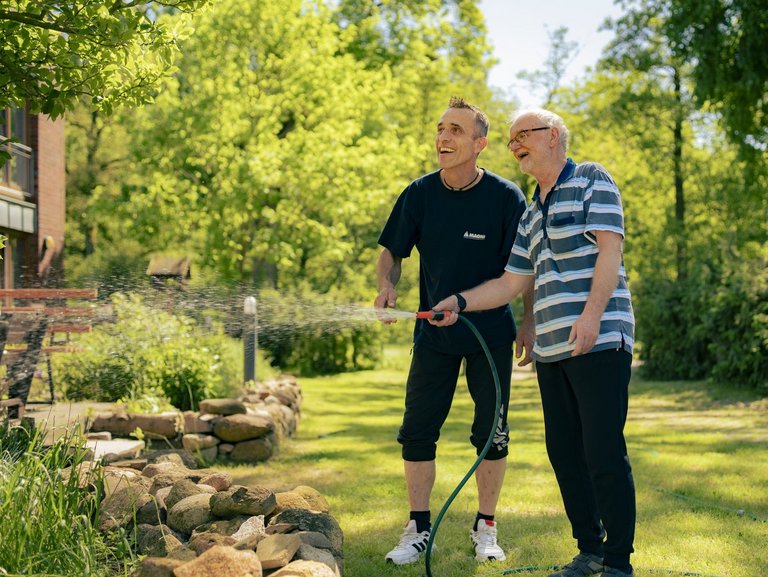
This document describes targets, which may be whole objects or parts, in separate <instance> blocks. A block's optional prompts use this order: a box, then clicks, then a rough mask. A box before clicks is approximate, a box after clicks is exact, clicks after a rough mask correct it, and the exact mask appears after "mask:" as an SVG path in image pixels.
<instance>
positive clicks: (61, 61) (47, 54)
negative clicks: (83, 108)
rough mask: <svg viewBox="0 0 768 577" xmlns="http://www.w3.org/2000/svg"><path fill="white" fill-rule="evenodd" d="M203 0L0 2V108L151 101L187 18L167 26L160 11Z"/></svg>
mask: <svg viewBox="0 0 768 577" xmlns="http://www.w3.org/2000/svg"><path fill="white" fill-rule="evenodd" d="M207 1H208V0H164V1H159V2H155V1H149V2H142V1H138V0H136V1H131V2H126V1H122V0H118V1H117V2H115V1H114V0H68V1H66V2H60V1H57V0H10V1H8V2H4V3H3V4H2V5H0V36H1V37H2V39H3V40H2V43H0V108H4V107H7V106H16V107H23V106H24V105H25V102H28V103H29V105H30V107H31V109H32V111H33V112H43V113H45V114H49V115H51V116H52V117H58V116H61V115H62V114H63V113H64V111H65V110H68V109H71V108H72V107H73V106H74V103H75V101H76V100H77V99H78V98H81V97H84V98H86V99H88V100H89V101H90V104H91V105H92V106H93V107H94V108H96V109H99V110H101V111H104V112H106V113H110V112H111V111H112V110H113V109H114V108H115V107H116V106H118V105H119V104H128V105H136V104H140V103H144V102H148V101H149V100H151V98H152V96H153V94H154V88H155V85H156V84H157V82H158V81H159V79H160V78H162V77H163V76H164V75H166V74H167V73H168V72H170V71H172V69H173V68H172V66H173V60H174V56H175V53H176V49H177V43H178V42H179V40H181V39H182V38H184V37H185V36H186V35H187V34H189V32H190V26H189V18H187V17H183V16H182V17H179V18H177V19H176V20H175V21H174V22H173V24H172V25H169V24H168V23H166V22H162V21H158V19H157V15H158V13H159V12H162V11H167V10H173V11H177V12H181V13H184V14H186V13H188V12H192V11H194V10H197V9H199V8H201V7H202V6H203V5H205V4H206V3H207Z"/></svg>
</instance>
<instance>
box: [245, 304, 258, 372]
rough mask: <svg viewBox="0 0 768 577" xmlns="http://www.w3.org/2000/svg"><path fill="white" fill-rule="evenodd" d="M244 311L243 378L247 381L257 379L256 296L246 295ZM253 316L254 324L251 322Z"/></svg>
mask: <svg viewBox="0 0 768 577" xmlns="http://www.w3.org/2000/svg"><path fill="white" fill-rule="evenodd" d="M243 312H244V313H245V316H244V317H243V347H244V349H243V363H244V364H243V380H244V381H245V382H246V383H247V382H249V381H255V380H256V347H257V346H258V334H257V333H258V317H257V314H256V297H245V300H244V301H243ZM251 316H252V317H253V325H251V323H250V317H251ZM251 327H252V328H251Z"/></svg>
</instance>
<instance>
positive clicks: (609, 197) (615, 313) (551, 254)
mask: <svg viewBox="0 0 768 577" xmlns="http://www.w3.org/2000/svg"><path fill="white" fill-rule="evenodd" d="M597 230H609V231H613V232H616V233H618V234H620V235H621V236H622V237H623V236H624V213H623V211H622V208H621V195H620V194H619V189H618V187H617V186H616V183H615V182H614V181H613V179H612V178H611V176H610V175H609V174H608V171H607V170H605V168H603V167H602V166H601V165H599V164H597V163H595V162H585V163H582V164H579V165H577V164H576V163H575V162H574V161H573V160H571V159H570V158H569V159H568V161H567V163H566V165H565V167H564V168H563V170H562V172H561V173H560V176H559V178H558V179H557V183H556V184H555V186H554V187H553V188H552V190H551V191H550V193H549V194H548V195H547V197H546V199H545V201H544V202H543V203H542V202H541V200H540V191H539V189H538V187H537V189H536V194H535V195H534V197H533V200H532V202H531V203H530V204H529V205H528V208H527V209H526V211H525V213H523V216H522V217H521V219H520V225H519V227H518V230H517V237H516V238H515V244H514V245H513V247H512V252H511V253H510V256H509V261H508V262H507V266H506V268H505V270H507V271H509V272H511V273H515V274H521V275H535V292H534V305H533V312H534V319H535V321H536V344H535V346H534V349H533V357H534V359H536V360H537V361H541V362H555V361H560V360H563V359H566V358H568V357H570V356H571V353H572V352H573V349H574V347H575V343H568V336H569V335H570V332H571V327H572V326H573V323H574V322H575V321H576V319H577V318H578V317H579V315H581V313H582V311H583V310H584V305H585V304H586V302H587V297H588V296H589V291H590V288H591V286H592V277H593V275H594V272H595V263H596V261H597V253H598V249H597V241H596V237H595V234H594V231H597ZM634 326H635V320H634V314H633V312H632V301H631V296H630V293H629V288H628V287H627V277H626V271H625V270H624V260H623V258H622V262H621V267H620V269H619V280H618V283H617V286H616V289H615V290H614V291H613V295H612V296H611V298H610V300H609V301H608V305H607V306H606V307H605V312H604V313H603V316H602V318H601V320H600V334H599V335H598V338H597V342H596V343H595V346H594V347H593V348H592V350H591V351H590V352H597V351H602V350H606V349H618V348H624V349H625V350H626V351H628V352H630V353H631V352H632V347H633V345H634Z"/></svg>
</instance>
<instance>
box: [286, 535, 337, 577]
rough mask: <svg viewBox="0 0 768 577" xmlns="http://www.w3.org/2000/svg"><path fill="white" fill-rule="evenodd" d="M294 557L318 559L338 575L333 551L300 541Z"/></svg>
mask: <svg viewBox="0 0 768 577" xmlns="http://www.w3.org/2000/svg"><path fill="white" fill-rule="evenodd" d="M296 559H297V560H298V559H304V560H305V561H319V562H320V563H325V564H326V565H328V567H329V568H330V569H331V570H332V571H333V573H334V574H335V575H337V576H338V575H339V573H340V572H339V567H338V565H337V564H336V558H335V557H334V556H333V553H331V552H330V551H326V550H323V549H318V548H316V547H312V545H307V544H306V543H302V544H301V546H300V547H299V550H298V551H297V553H296Z"/></svg>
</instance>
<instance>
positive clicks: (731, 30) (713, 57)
mask: <svg viewBox="0 0 768 577" xmlns="http://www.w3.org/2000/svg"><path fill="white" fill-rule="evenodd" d="M652 4H655V5H656V6H657V7H658V8H657V9H658V10H660V11H661V10H663V11H664V14H665V18H664V28H665V35H666V36H667V37H668V38H670V40H671V41H672V46H674V49H675V51H676V52H677V53H679V54H680V55H681V56H682V57H683V58H685V59H686V60H687V61H688V62H691V63H693V65H694V68H693V80H694V86H695V90H694V95H695V96H696V98H697V100H698V102H699V104H700V106H703V105H705V104H706V103H712V104H713V105H714V107H715V108H716V110H717V111H718V112H719V113H720V114H722V116H723V119H724V124H725V127H726V132H727V134H728V135H729V136H730V138H731V140H732V141H734V142H735V143H737V144H739V145H740V147H741V148H742V151H750V152H758V154H759V152H763V153H764V152H765V150H766V149H768V98H767V97H766V94H768V54H767V53H766V50H765V39H766V35H768V14H766V9H765V8H766V7H765V3H764V2H760V1H758V0H731V1H727V2H726V1H724V0H666V1H665V2H659V1H657V2H653V3H652ZM757 160H759V158H757V157H755V156H754V155H753V159H752V161H753V162H754V161H757Z"/></svg>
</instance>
